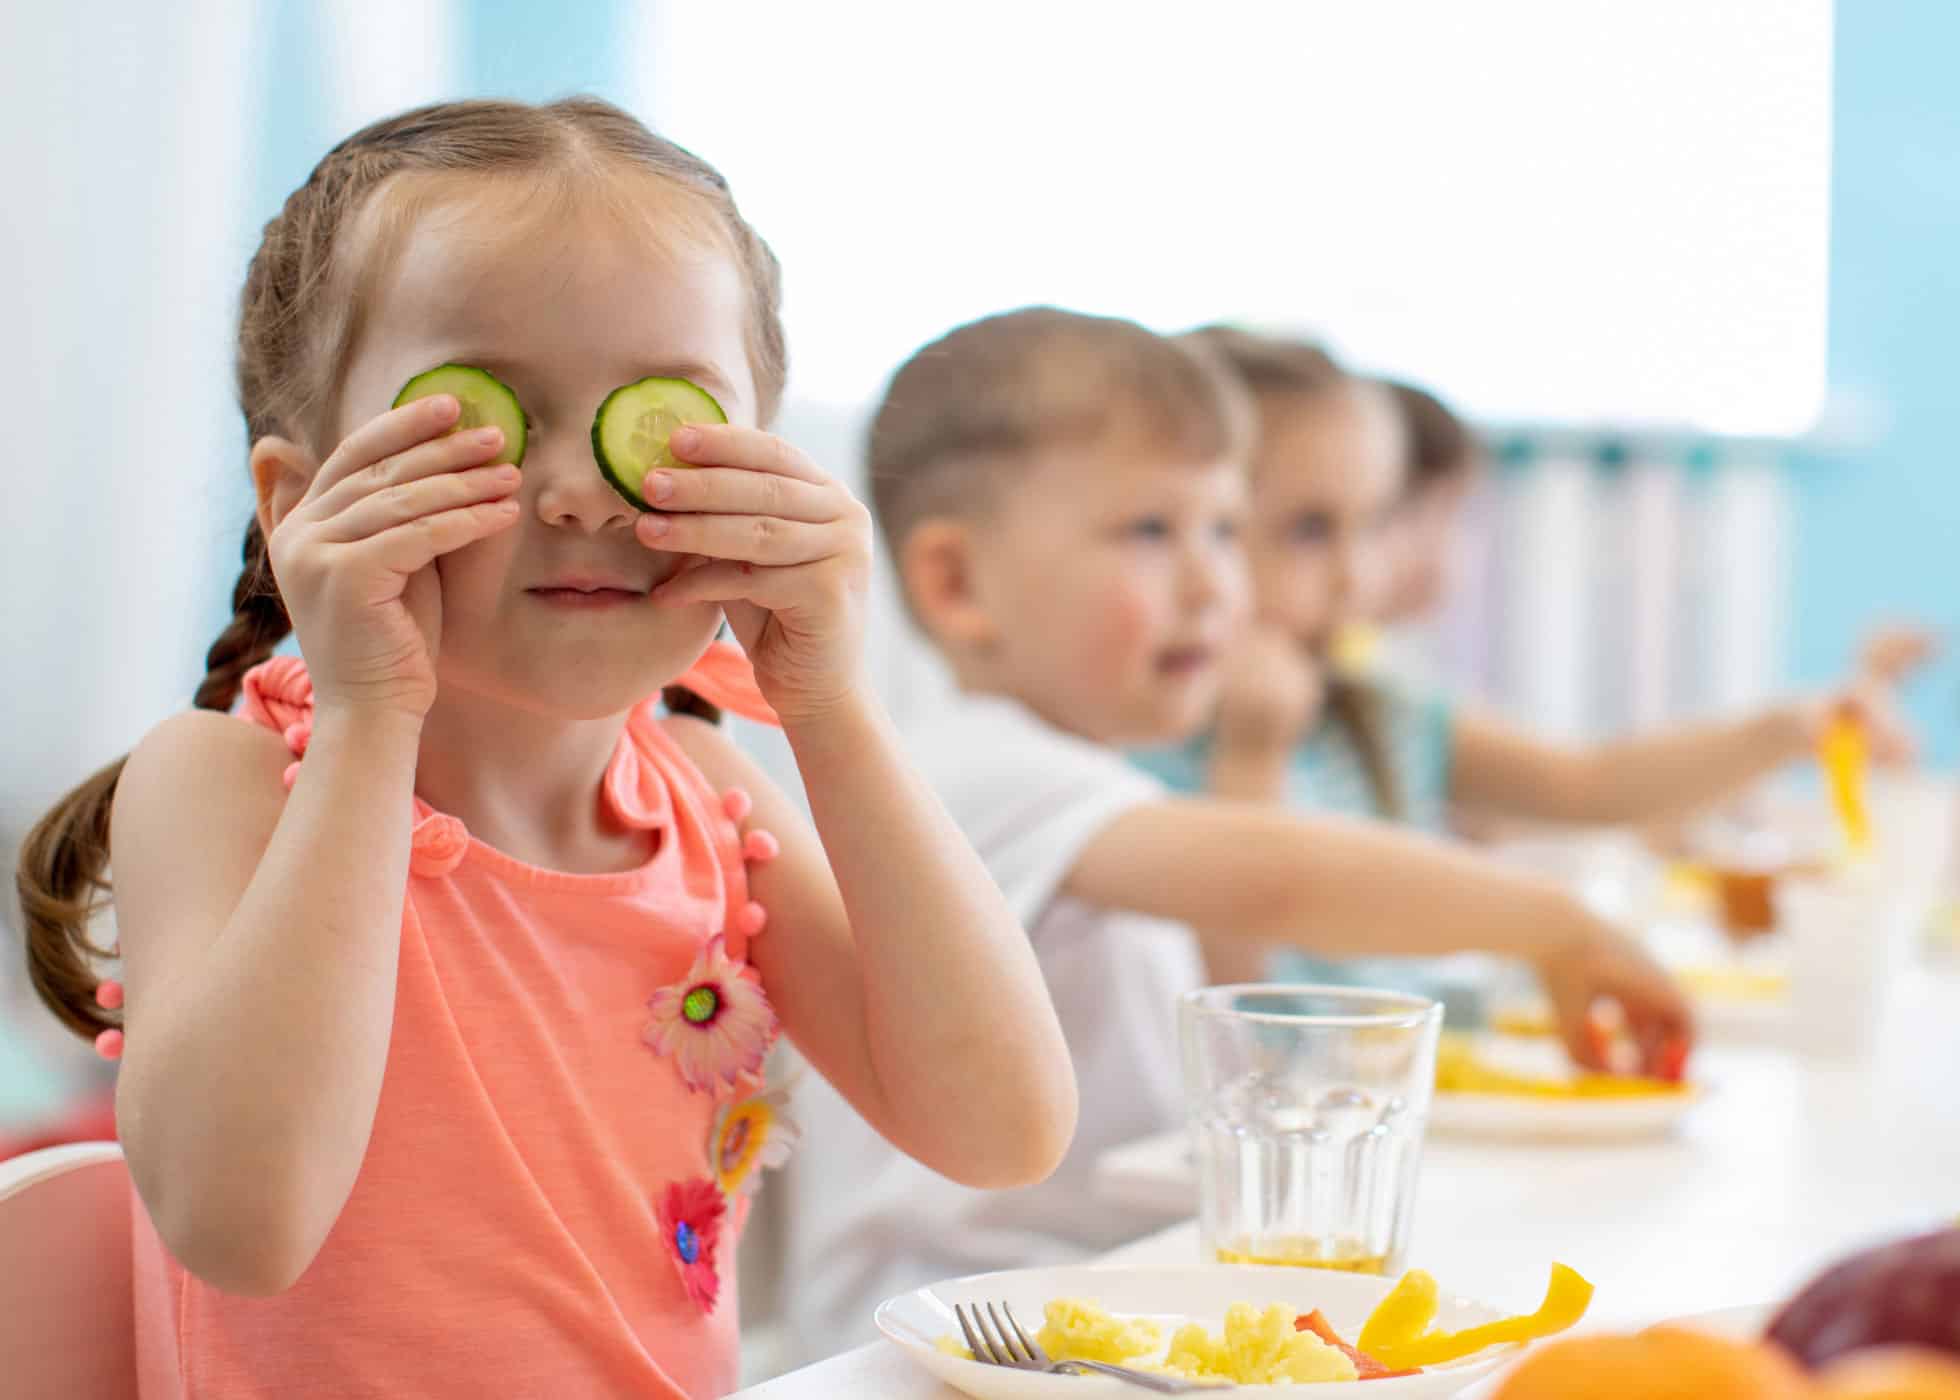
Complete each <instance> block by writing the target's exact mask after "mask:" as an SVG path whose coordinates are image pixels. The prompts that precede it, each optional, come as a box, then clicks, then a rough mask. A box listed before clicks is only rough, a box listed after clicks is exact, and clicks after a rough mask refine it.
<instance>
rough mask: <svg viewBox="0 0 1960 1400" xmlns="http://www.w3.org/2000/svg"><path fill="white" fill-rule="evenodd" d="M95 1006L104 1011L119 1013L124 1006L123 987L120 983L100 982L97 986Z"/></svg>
mask: <svg viewBox="0 0 1960 1400" xmlns="http://www.w3.org/2000/svg"><path fill="white" fill-rule="evenodd" d="M95 1004H96V1005H97V1006H99V1007H101V1008H102V1009H103V1010H104V1011H117V1010H120V1009H121V1008H122V1004H123V986H122V983H120V982H110V981H104V982H98V983H96V984H95Z"/></svg>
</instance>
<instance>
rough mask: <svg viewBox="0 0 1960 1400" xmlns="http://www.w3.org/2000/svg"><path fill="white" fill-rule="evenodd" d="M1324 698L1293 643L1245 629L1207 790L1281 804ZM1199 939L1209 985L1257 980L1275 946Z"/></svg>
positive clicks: (1215, 934) (1223, 700) (1206, 934)
mask: <svg viewBox="0 0 1960 1400" xmlns="http://www.w3.org/2000/svg"><path fill="white" fill-rule="evenodd" d="M1325 698H1326V695H1325V680H1324V677H1323V676H1322V675H1321V673H1320V671H1319V668H1318V667H1317V666H1316V665H1315V664H1314V663H1313V661H1312V660H1311V659H1310V658H1309V657H1308V656H1307V654H1306V653H1305V652H1304V651H1303V650H1302V649H1301V648H1300V647H1299V646H1298V645H1297V644H1295V643H1294V642H1293V641H1292V640H1291V639H1290V638H1289V637H1287V636H1286V635H1285V634H1284V633H1283V632H1281V631H1279V630H1278V629H1277V628H1273V627H1268V626H1266V625H1264V624H1261V623H1254V624H1252V625H1251V626H1249V627H1248V628H1246V630H1245V633H1244V635H1243V636H1242V637H1241V638H1240V640H1239V642H1238V645H1237V646H1235V647H1234V648H1233V650H1232V654H1231V656H1230V658H1229V659H1228V661H1227V663H1226V667H1225V677H1224V684H1223V685H1222V686H1221V687H1220V693H1219V704H1218V716H1217V721H1216V723H1215V725H1214V726H1213V731H1212V749H1211V761H1210V764H1209V766H1208V768H1207V770H1206V773H1205V789H1206V791H1207V792H1209V793H1210V794H1211V795H1212V796H1213V797H1219V798H1225V799H1227V800H1230V801H1235V802H1252V803H1260V804H1268V805H1272V806H1282V805H1284V804H1285V802H1286V780H1287V777H1288V774H1289V771H1290V769H1291V767H1292V763H1293V753H1294V749H1295V748H1296V747H1297V746H1298V744H1299V742H1300V739H1301V736H1302V735H1303V734H1304V733H1305V732H1306V731H1307V730H1308V729H1310V728H1311V727H1312V726H1313V724H1314V723H1315V721H1316V720H1317V719H1318V718H1319V715H1320V709H1321V705H1322V703H1323V702H1324V700H1325ZM1197 935H1198V944H1199V947H1200V949H1201V951H1202V952H1203V954H1204V959H1205V975H1206V976H1207V977H1208V978H1210V979H1211V981H1213V982H1225V983H1229V982H1258V981H1261V980H1263V979H1264V977H1265V973H1266V964H1267V962H1268V960H1269V959H1270V958H1271V957H1272V954H1273V952H1274V950H1275V947H1276V946H1278V945H1274V944H1265V943H1257V942H1254V941H1252V940H1250V939H1247V938H1244V937H1241V936H1239V935H1238V934H1237V933H1236V932H1234V931H1233V930H1230V929H1227V930H1223V931H1214V930H1212V929H1209V928H1204V927H1200V928H1198V930H1197Z"/></svg>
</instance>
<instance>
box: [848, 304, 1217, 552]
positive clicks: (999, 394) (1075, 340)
mask: <svg viewBox="0 0 1960 1400" xmlns="http://www.w3.org/2000/svg"><path fill="white" fill-rule="evenodd" d="M1251 431H1252V423H1251V412H1250V405H1249V404H1248V403H1246V401H1245V397H1244V394H1243V391H1242V390H1240V389H1239V388H1238V387H1237V385H1236V384H1235V383H1234V381H1233V378H1232V376H1231V374H1230V373H1229V372H1227V371H1226V370H1225V369H1224V367H1223V366H1221V365H1220V364H1219V363H1217V362H1216V360H1215V359H1214V358H1213V357H1211V356H1209V355H1206V354H1200V353H1193V351H1192V350H1190V349H1189V348H1188V347H1185V346H1181V345H1179V344H1178V343H1177V342H1176V341H1173V340H1170V339H1168V338H1166V337H1164V336H1161V335H1158V334H1157V333H1156V332H1155V331H1151V330H1146V329H1145V328H1144V327H1142V326H1140V325H1138V324H1137V323H1136V322H1134V321H1124V320H1119V319H1116V318H1114V317H1108V316H1085V315H1082V314H1080V313H1078V312H1073V311H1063V310H1059V309H1057V308H1055V307H1052V306H1033V307H1024V308H1022V309H1021V310H1019V311H1007V312H1003V313H1001V314H999V315H996V316H988V317H985V318H983V319H981V320H978V321H969V322H968V323H967V324H965V325H963V326H959V327H957V328H955V329H954V330H951V331H949V332H947V333H946V334H945V335H944V336H941V337H940V338H939V339H938V340H936V341H934V342H933V343H932V344H930V345H927V346H926V347H924V348H923V349H921V350H919V351H917V352H916V353H915V354H914V355H913V356H912V357H911V358H910V359H909V360H907V361H906V362H905V363H904V364H903V365H901V366H899V368H898V371H897V373H895V374H894V375H893V376H892V379H891V383H890V384H889V385H888V386H887V387H886V389H885V395H884V398H883V400H882V401H881V402H880V404H879V406H878V411H877V414H876V416H875V417H874V418H873V420H872V423H871V431H870V438H869V442H868V444H867V447H866V473H867V475H868V477H869V478H870V484H871V505H872V509H873V511H874V512H875V513H876V515H877V517H878V525H879V528H880V529H881V530H882V531H883V532H884V535H885V540H886V543H887V546H888V548H890V549H891V550H892V551H893V553H894V554H896V553H897V551H898V550H899V549H900V548H901V547H902V546H903V545H904V543H905V540H906V538H907V537H908V536H909V535H910V534H911V532H912V530H913V528H914V527H915V526H916V525H918V524H919V522H920V521H922V520H926V519H929V518H931V517H933V516H937V515H953V516H966V515H970V514H972V513H975V512H977V511H980V510H984V509H985V508H986V507H987V506H988V505H989V504H990V503H991V502H992V501H993V499H994V497H995V493H996V491H997V490H998V489H999V487H1000V484H1001V483H1002V481H1003V479H1005V478H1007V477H1008V476H1009V475H1010V474H1011V473H1012V472H1013V471H1015V470H1016V469H1018V468H1019V467H1020V466H1021V465H1023V463H1024V462H1025V461H1026V459H1027V458H1028V457H1029V456H1030V455H1031V454H1032V453H1034V452H1037V451H1040V450H1043V449H1046V448H1053V447H1068V446H1074V445H1086V444H1091V443H1096V442H1099V441H1101V440H1103V439H1104V438H1106V437H1120V438H1122V439H1123V440H1124V441H1125V442H1128V441H1131V440H1135V441H1137V442H1141V443H1147V444H1149V446H1150V448H1151V449H1152V450H1155V451H1159V452H1161V453H1163V454H1164V455H1166V456H1169V457H1174V458H1182V459H1185V460H1189V461H1191V462H1204V463H1209V462H1215V461H1219V460H1221V459H1224V458H1236V457H1239V456H1241V455H1243V453H1244V451H1245V450H1246V448H1247V447H1248V446H1249V444H1250V437H1251Z"/></svg>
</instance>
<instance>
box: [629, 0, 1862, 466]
mask: <svg viewBox="0 0 1960 1400" xmlns="http://www.w3.org/2000/svg"><path fill="white" fill-rule="evenodd" d="M636 43H637V54H638V65H639V69H638V81H639V83H640V87H641V95H642V98H643V106H642V110H644V111H648V112H650V113H651V114H652V116H653V118H654V120H655V121H656V123H657V124H658V125H659V127H660V129H661V130H662V131H664V132H665V133H667V134H669V135H671V136H673V137H674V138H675V139H677V140H680V141H682V142H683V143H685V144H687V145H689V146H692V147H693V148H695V149H696V150H698V151H700V152H701V153H702V154H703V155H705V156H707V157H708V158H709V159H710V160H713V161H714V162H715V163H716V164H717V165H719V166H720V167H721V168H722V170H723V171H724V172H725V173H726V174H727V175H728V176H729V178H730V180H731V181H732V182H733V183H734V186H735V189H736V192H737V194H738V196H739V197H740V198H741V200H742V201H743V206H744V209H745V210H746V211H747V213H748V214H749V216H750V218H751V219H752V220H753V221H754V222H755V223H756V225H757V226H758V227H759V228H760V229H761V230H762V231H763V234H764V236H765V237H767V238H768V239H769V240H770V241H771V243H772V244H773V245H774V246H775V248H776V250H777V251H778V253H779V254H780V255H781V256H782V258H783V261H784V263H785V265H786V268H787V275H788V288H789V291H788V317H789V329H790V338H791V345H792V349H793V357H794V360H795V370H794V385H793V388H794V392H796V393H797V394H798V395H799V396H801V397H803V398H805V399H813V400H819V401H835V402H839V403H852V404H854V403H857V402H860V401H862V400H863V399H864V398H865V397H866V396H868V395H870V394H872V393H874V392H875V391H876V389H877V387H878V385H879V384H880V383H881V382H882V380H883V378H884V377H885V375H886V374H888V373H889V372H890V370H891V369H892V368H893V367H894V366H895V365H896V364H897V362H898V361H899V360H900V359H901V358H902V357H903V356H904V355H906V354H907V353H908V352H909V351H911V350H912V349H913V348H914V347H916V346H917V345H919V344H920V343H922V342H923V341H925V340H927V339H929V338H931V337H932V336H934V335H937V334H938V333H940V332H941V331H943V330H945V329H947V328H948V327H950V326H952V325H953V324H955V323H957V322H959V321H961V320H964V319H966V318H969V317H972V316H976V315H980V314H984V313H986V312H989V311H994V310H999V309H1002V308H1005V307H1010V306H1016V305H1020V304H1023V303H1027V302H1035V301H1052V302H1057V303H1061V304H1063V305H1068V306H1073V307H1077V308H1081V309H1084V310H1091V311H1106V312H1114V313H1121V314H1125V315H1129V316H1133V317H1135V318H1137V319H1138V320H1141V321H1144V322H1146V323H1148V324H1151V325H1154V326H1158V327H1161V328H1166V329H1170V328H1179V327H1183V326H1187V325H1190V324H1193V323H1196V322H1200V321H1206V320H1213V319H1218V318H1233V319H1241V320H1246V321H1249V322H1253V323H1256V324H1260V325H1265V326H1269V327H1273V328H1286V329H1295V330H1299V331H1305V332H1310V333H1314V334H1317V335H1320V336H1322V337H1324V338H1325V339H1326V340H1327V342H1328V343H1329V344H1330V345H1332V346H1333V347H1334V348H1335V349H1336V350H1337V351H1339V352H1340V353H1341V354H1342V355H1343V356H1344V357H1346V358H1347V359H1349V360H1350V361H1351V362H1353V363H1355V364H1357V365H1362V366H1367V367H1371V368H1374V369H1378V370H1381V371H1384V372H1394V373H1398V374H1404V375H1408V376H1412V377H1415V378H1418V379H1420V380H1422V381H1424V382H1427V383H1431V384H1433V385H1435V386H1436V387H1438V388H1439V389H1441V390H1442V391H1443V392H1444V393H1445V394H1447V395H1448V396H1450V397H1451V398H1453V399H1454V400H1456V401H1457V402H1459V403H1460V404H1462V405H1463V406H1464V407H1465V408H1467V409H1469V410H1470V411H1471V412H1473V413H1475V414H1477V415H1480V416H1482V417H1485V418H1489V419H1501V420H1516V421H1539V422H1547V421H1549V422H1567V423H1594V424H1615V425H1652V424H1673V425H1679V426H1683V427H1687V428H1692V429H1699V430H1707V431H1718V432H1730V433H1746V434H1795V433H1799V432H1802V431H1803V430H1804V429H1806V428H1807V427H1808V426H1809V425H1810V424H1811V422H1812V420H1813V419H1814V418H1815V417H1816V414H1817V412H1818V409H1819V407H1820V405H1821V399H1822V394H1823V383H1824V334H1825V305H1826V303H1825V277H1826V259H1827V239H1828V208H1829V182H1830V116H1831V113H1830V78H1831V75H1830V55H1831V16H1830V5H1829V3H1828V0H1729V3H1724V4H1716V5H1710V4H1707V3H1705V0H1641V3H1626V0H1480V3H1478V4H1474V5H1465V4H1461V3H1460V0H1375V2H1374V3H1370V4H1365V5H1362V4H1349V3H1331V0H1330V2H1329V3H1297V4H1282V3H1277V2H1275V3H1263V4H1261V3H1250V0H1239V2H1238V3H1231V2H1230V0H1228V2H1227V3H1222V4H1215V5H1211V6H1203V7H1191V6H1188V5H1187V6H1178V7H1172V6H1168V5H1152V4H1127V5H1121V6H1117V5H1110V4H1106V3H1081V0H1069V3H1054V0H1049V3H1045V4H1038V5H1037V4H1030V3H1026V2H1025V0H996V2H995V3H989V4H987V5H985V6H979V7H962V8H961V9H959V10H958V11H954V10H952V9H950V8H948V7H941V6H934V5H915V4H897V3H889V4H871V3H863V0H859V2H858V3H850V0H840V2H839V3H831V4H825V5H792V4H770V3H754V2H753V0H720V3H717V4H714V5H686V4H661V5H655V6H648V7H646V11H645V18H644V20H643V22H642V26H641V29H640V32H639V34H638V36H637V39H636Z"/></svg>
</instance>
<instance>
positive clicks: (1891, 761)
mask: <svg viewBox="0 0 1960 1400" xmlns="http://www.w3.org/2000/svg"><path fill="white" fill-rule="evenodd" d="M1802 714H1803V726H1804V743H1805V751H1806V752H1807V753H1813V754H1814V753H1816V752H1817V751H1818V747H1819V745H1820V744H1822V743H1823V741H1824V736H1825V735H1826V734H1827V733H1828V732H1829V730H1830V727H1831V724H1832V722H1833V721H1834V720H1836V719H1837V718H1838V717H1839V716H1840V715H1843V716H1846V717H1848V718H1850V719H1851V720H1853V721H1854V722H1855V723H1856V724H1857V726H1858V728H1859V730H1860V731H1862V732H1863V734H1864V739H1865V752H1866V753H1867V754H1868V755H1869V756H1870V758H1871V761H1872V762H1873V763H1875V764H1877V765H1878V766H1880V767H1881V768H1905V767H1909V766H1911V765H1912V764H1913V763H1915V762H1917V761H1918V758H1919V741H1918V738H1917V736H1915V735H1914V733H1913V731H1912V725H1911V724H1910V723H1909V722H1908V721H1907V719H1906V717H1905V714H1904V713H1903V712H1902V711H1901V710H1900V708H1899V702H1898V697H1897V696H1896V695H1894V694H1893V691H1892V687H1891V686H1890V685H1888V684H1886V683H1884V682H1881V681H1877V680H1873V679H1872V678H1870V677H1868V676H1867V677H1860V678H1859V679H1857V680H1855V681H1852V682H1851V683H1849V684H1848V685H1845V686H1843V687H1842V688H1840V689H1838V690H1834V691H1832V692H1830V693H1829V694H1827V695H1822V696H1819V697H1818V698H1816V699H1814V700H1811V701H1809V702H1807V703H1806V704H1805V705H1804V706H1803V710H1802Z"/></svg>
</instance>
